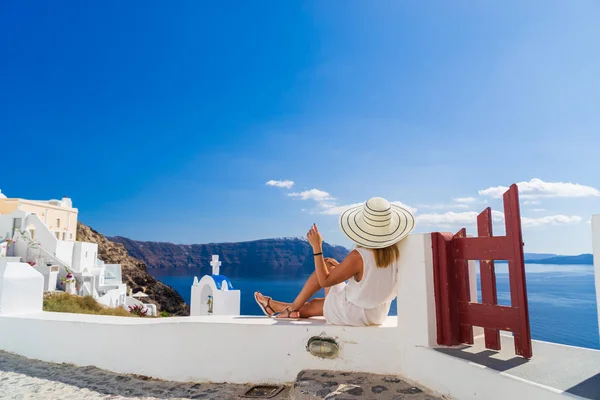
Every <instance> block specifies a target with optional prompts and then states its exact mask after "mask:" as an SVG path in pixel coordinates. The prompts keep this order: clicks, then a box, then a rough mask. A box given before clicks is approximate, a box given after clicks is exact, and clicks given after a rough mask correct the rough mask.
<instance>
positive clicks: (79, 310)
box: [43, 292, 136, 317]
mask: <svg viewBox="0 0 600 400" xmlns="http://www.w3.org/2000/svg"><path fill="white" fill-rule="evenodd" d="M43 310H44V311H49V312H64V313H73V314H95V315H116V316H119V317H134V316H136V315H132V314H130V313H128V312H127V311H126V310H124V309H122V308H108V307H105V306H103V305H102V304H100V303H98V302H97V301H96V300H95V299H94V298H93V297H92V296H83V297H82V296H76V295H72V294H69V293H64V292H54V293H48V294H46V295H45V296H44V305H43Z"/></svg>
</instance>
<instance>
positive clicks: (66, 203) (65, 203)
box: [62, 197, 73, 208]
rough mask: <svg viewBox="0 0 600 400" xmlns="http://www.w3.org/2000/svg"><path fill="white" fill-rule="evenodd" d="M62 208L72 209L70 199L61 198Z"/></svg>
mask: <svg viewBox="0 0 600 400" xmlns="http://www.w3.org/2000/svg"><path fill="white" fill-rule="evenodd" d="M62 206H63V207H68V208H73V202H72V201H71V199H70V198H68V197H63V198H62Z"/></svg>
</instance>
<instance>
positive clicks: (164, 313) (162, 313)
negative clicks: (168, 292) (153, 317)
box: [160, 310, 170, 318]
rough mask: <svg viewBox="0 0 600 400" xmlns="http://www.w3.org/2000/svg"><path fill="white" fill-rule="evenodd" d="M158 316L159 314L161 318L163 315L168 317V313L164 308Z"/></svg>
mask: <svg viewBox="0 0 600 400" xmlns="http://www.w3.org/2000/svg"><path fill="white" fill-rule="evenodd" d="M160 316H161V317H163V318H164V317H170V315H169V313H168V312H166V311H165V310H162V311H161V312H160Z"/></svg>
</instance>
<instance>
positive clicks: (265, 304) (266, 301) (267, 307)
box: [254, 292, 277, 317]
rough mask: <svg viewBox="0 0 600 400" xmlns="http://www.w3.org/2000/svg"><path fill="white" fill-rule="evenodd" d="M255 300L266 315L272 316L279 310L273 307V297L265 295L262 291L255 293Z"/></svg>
mask: <svg viewBox="0 0 600 400" xmlns="http://www.w3.org/2000/svg"><path fill="white" fill-rule="evenodd" d="M254 300H256V302H257V303H258V306H259V307H260V308H261V310H262V311H263V312H264V313H265V315H266V316H268V317H272V316H273V315H274V314H275V313H276V312H277V311H275V309H273V307H272V304H271V300H272V299H271V298H270V297H268V296H263V295H262V294H261V293H259V292H256V293H254Z"/></svg>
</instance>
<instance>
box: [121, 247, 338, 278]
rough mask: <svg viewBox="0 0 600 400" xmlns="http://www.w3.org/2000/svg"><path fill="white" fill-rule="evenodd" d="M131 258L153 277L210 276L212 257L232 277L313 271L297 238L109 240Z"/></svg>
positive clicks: (330, 252)
mask: <svg viewBox="0 0 600 400" xmlns="http://www.w3.org/2000/svg"><path fill="white" fill-rule="evenodd" d="M110 240H112V241H113V242H117V243H121V244H123V246H125V249H126V250H127V252H128V253H129V254H131V255H132V256H134V257H136V258H139V259H141V260H143V261H144V262H145V263H146V264H147V265H148V270H149V272H150V273H152V275H155V276H161V275H198V276H200V275H204V274H209V273H211V267H210V265H209V263H210V260H211V255H213V254H218V255H219V257H220V260H221V261H222V263H223V264H222V266H221V273H222V274H224V275H227V276H228V277H231V278H237V277H240V278H250V277H252V278H256V277H272V278H278V277H279V278H282V279H286V278H293V277H301V276H305V275H308V274H310V273H311V272H312V271H314V264H313V257H312V249H311V247H310V245H309V244H308V242H307V241H306V240H303V239H299V238H292V239H287V238H286V239H262V240H255V241H250V242H241V243H209V244H192V245H189V244H173V243H166V242H141V241H137V240H131V239H128V238H124V237H112V238H110ZM323 253H324V255H325V256H326V257H333V258H335V259H337V260H339V261H341V260H343V259H344V258H345V257H346V255H347V254H348V250H347V249H346V248H344V247H342V246H331V245H329V244H327V243H323Z"/></svg>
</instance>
